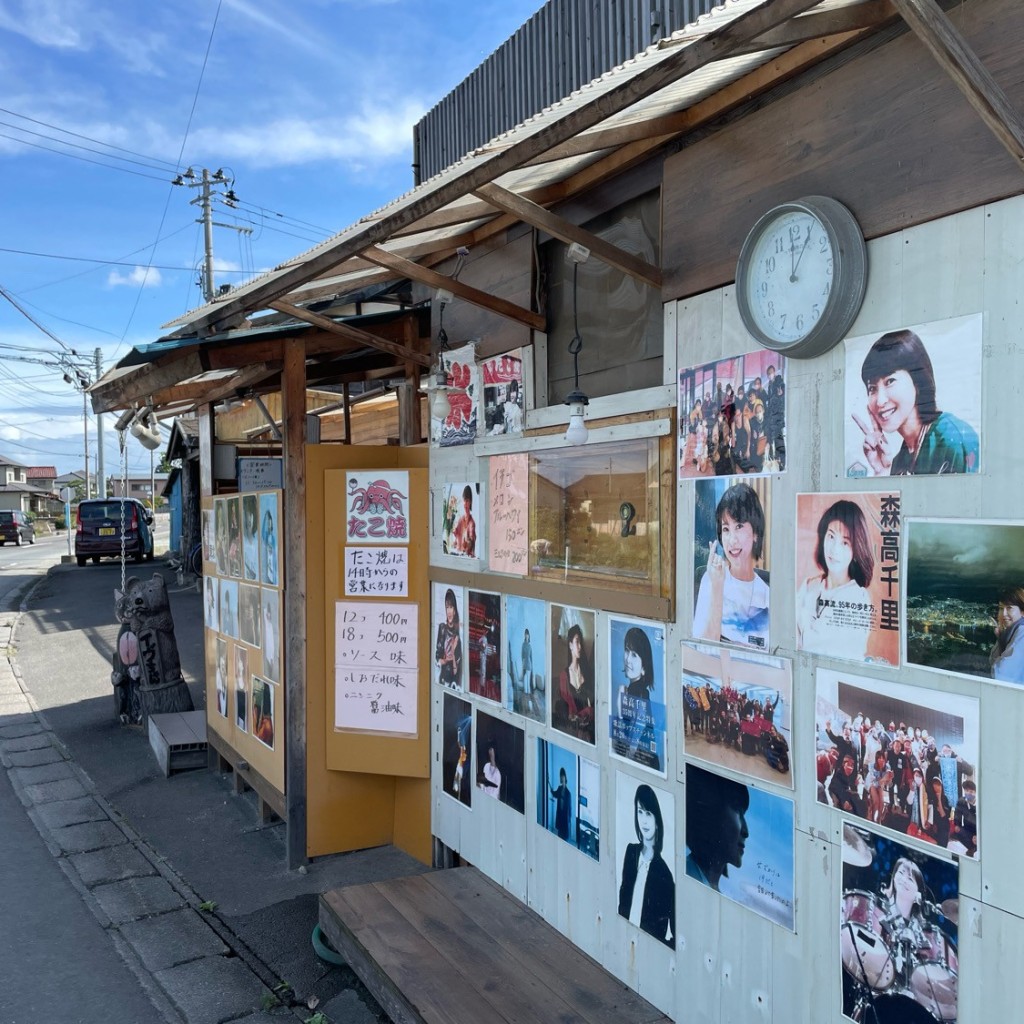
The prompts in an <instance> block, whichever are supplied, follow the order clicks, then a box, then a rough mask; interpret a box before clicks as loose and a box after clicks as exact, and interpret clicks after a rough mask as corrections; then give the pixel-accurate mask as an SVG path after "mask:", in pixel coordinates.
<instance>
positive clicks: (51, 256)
mask: <svg viewBox="0 0 1024 1024" xmlns="http://www.w3.org/2000/svg"><path fill="white" fill-rule="evenodd" d="M167 237H168V238H170V237H171V236H170V235H168V236H167ZM160 241H163V239H161V240H160ZM152 244H153V245H155V244H156V243H155V242H154V243H152ZM144 248H146V249H148V248H150V246H148V245H147V246H144ZM139 251H141V250H138V249H137V250H136V252H139ZM0 252H9V253H12V254H14V255H15V256H37V257H39V258H40V259H46V260H65V261H66V262H68V263H95V264H98V265H100V266H104V267H132V268H135V267H138V266H141V264H139V263H132V262H130V261H127V262H126V261H125V260H101V259H98V258H97V257H95V256H63V255H61V254H60V253H56V252H35V251H33V250H31V249H8V248H5V247H3V246H0ZM146 269H147V270H192V269H194V268H192V267H181V266H178V267H176V266H171V265H169V264H162V263H150V264H147V266H146ZM217 272H218V273H220V274H244V273H246V271H244V270H226V269H225V270H221V269H220V268H219V267H218V269H217ZM65 280H67V278H65ZM52 283H56V282H52ZM36 287H42V286H41V285H37V286H36ZM28 290H29V291H31V290H32V289H28ZM4 297H5V298H6V295H5V296H4ZM26 315H27V314H26Z"/></svg>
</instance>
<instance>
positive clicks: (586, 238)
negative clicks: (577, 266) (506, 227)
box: [475, 183, 661, 288]
mask: <svg viewBox="0 0 1024 1024" xmlns="http://www.w3.org/2000/svg"><path fill="white" fill-rule="evenodd" d="M475 195H478V196H480V198H481V199H486V200H487V202H489V203H491V205H493V206H494V207H495V208H496V209H498V210H502V211H503V212H505V213H510V214H512V215H513V216H515V217H517V218H518V219H519V220H521V221H524V222H525V223H527V224H532V225H533V226H534V227H535V228H539V229H540V230H541V231H546V232H547V233H548V234H549V235H553V236H554V237H555V238H559V239H561V240H562V241H563V242H566V243H569V244H571V243H573V242H578V243H579V244H580V245H583V246H586V248H588V249H589V250H590V252H591V253H592V254H593V255H594V256H596V257H597V258H598V259H599V260H601V262H602V263H606V264H607V265H608V266H610V267H614V268H615V269H616V270H621V271H622V272H623V273H624V274H628V275H629V276H630V277H635V278H636V279H637V280H638V281H642V282H643V283H644V284H649V285H651V287H652V288H660V287H661V269H660V268H659V267H655V266H653V265H652V264H650V263H648V262H647V261H646V260H642V259H640V258H639V257H638V256H634V255H633V254H632V253H629V252H626V251H625V250H623V249H620V248H619V247H618V246H617V245H612V244H611V242H607V241H605V239H603V238H600V237H599V236H598V235H595V234H594V233H593V232H592V231H587V230H586V228H581V227H579V226H578V225H576V224H572V223H570V222H569V221H567V220H566V219H565V218H564V217H559V216H558V215H557V214H554V213H552V212H551V211H550V210H545V209H544V207H543V206H538V205H537V204H536V203H531V202H530V200H529V199H524V198H522V196H517V195H516V194H515V193H514V192H510V191H509V190H508V189H505V188H502V187H501V186H500V185H495V184H493V183H492V184H490V185H482V186H481V187H480V188H478V189H477V190H476V193H475Z"/></svg>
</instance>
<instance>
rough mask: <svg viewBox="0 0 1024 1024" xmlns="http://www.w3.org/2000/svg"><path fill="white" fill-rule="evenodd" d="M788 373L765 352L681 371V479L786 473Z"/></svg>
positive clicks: (778, 360) (773, 355)
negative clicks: (786, 379) (786, 376)
mask: <svg viewBox="0 0 1024 1024" xmlns="http://www.w3.org/2000/svg"><path fill="white" fill-rule="evenodd" d="M786 368H787V364H786V357H785V356H781V355H779V354H778V353H777V352H769V351H768V350H767V349H759V350H758V351H756V352H746V353H744V354H743V355H739V356H732V357H730V358H728V359H719V360H716V361H715V362H713V363H705V364H704V365H703V366H694V367H691V368H689V369H686V370H682V371H681V372H680V374H679V475H680V477H683V478H686V477H702V476H744V475H749V474H758V473H781V472H782V471H783V470H784V469H785V468H786V381H785V375H786Z"/></svg>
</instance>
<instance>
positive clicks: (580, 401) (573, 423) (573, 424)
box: [565, 391, 590, 445]
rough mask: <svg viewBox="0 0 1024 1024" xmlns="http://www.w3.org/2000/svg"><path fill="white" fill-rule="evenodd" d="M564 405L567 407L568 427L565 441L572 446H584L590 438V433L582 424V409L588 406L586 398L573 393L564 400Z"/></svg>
mask: <svg viewBox="0 0 1024 1024" xmlns="http://www.w3.org/2000/svg"><path fill="white" fill-rule="evenodd" d="M565 404H566V405H568V406H569V426H568V428H567V429H566V431H565V440H566V441H567V442H568V443H569V444H573V445H576V444H586V443H587V438H588V437H589V436H590V431H589V430H587V425H586V423H584V422H583V413H584V409H585V408H586V406H587V405H588V404H589V403H588V401H587V396H586V395H584V394H581V393H580V392H578V391H574V392H573V393H572V394H571V395H570V396H569V397H568V398H567V399H566V400H565Z"/></svg>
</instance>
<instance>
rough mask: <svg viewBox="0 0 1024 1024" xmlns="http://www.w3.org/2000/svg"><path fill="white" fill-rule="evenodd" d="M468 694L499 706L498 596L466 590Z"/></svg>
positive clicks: (500, 631)
mask: <svg viewBox="0 0 1024 1024" xmlns="http://www.w3.org/2000/svg"><path fill="white" fill-rule="evenodd" d="M466 600H467V602H468V604H469V628H468V633H467V636H468V641H469V650H468V658H467V662H468V665H469V692H470V693H475V694H476V695H477V696H478V697H485V698H486V699H487V700H493V701H494V702H495V703H498V704H500V703H501V643H502V640H501V633H502V629H501V594H491V593H488V592H486V591H483V590H470V591H468V592H467V594H466Z"/></svg>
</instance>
